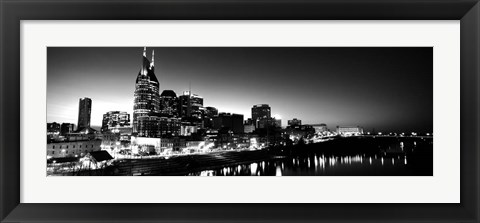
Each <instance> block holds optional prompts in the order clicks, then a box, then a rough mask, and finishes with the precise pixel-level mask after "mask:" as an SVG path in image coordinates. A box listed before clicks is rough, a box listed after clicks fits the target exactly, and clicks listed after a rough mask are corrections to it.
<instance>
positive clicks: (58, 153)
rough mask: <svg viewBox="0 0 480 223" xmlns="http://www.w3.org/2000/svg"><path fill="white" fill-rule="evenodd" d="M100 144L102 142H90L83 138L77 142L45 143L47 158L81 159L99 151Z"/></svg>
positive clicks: (96, 140) (94, 140)
mask: <svg viewBox="0 0 480 223" xmlns="http://www.w3.org/2000/svg"><path fill="white" fill-rule="evenodd" d="M69 139H73V138H69ZM101 143H102V140H99V139H93V140H90V139H88V138H85V137H81V139H78V140H68V141H56V142H49V143H47V158H60V157H83V156H85V155H86V154H88V153H89V152H93V151H100V149H101V148H100V145H101Z"/></svg>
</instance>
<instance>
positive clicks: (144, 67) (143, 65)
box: [140, 47, 150, 75]
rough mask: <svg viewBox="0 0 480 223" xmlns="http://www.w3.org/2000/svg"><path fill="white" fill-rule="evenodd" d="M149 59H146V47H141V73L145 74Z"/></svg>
mask: <svg viewBox="0 0 480 223" xmlns="http://www.w3.org/2000/svg"><path fill="white" fill-rule="evenodd" d="M149 65H150V61H148V59H147V47H144V48H143V57H142V70H141V71H140V73H141V74H142V75H147V73H148V68H149Z"/></svg>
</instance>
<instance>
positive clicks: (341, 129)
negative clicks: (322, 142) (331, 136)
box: [337, 126, 363, 136]
mask: <svg viewBox="0 0 480 223" xmlns="http://www.w3.org/2000/svg"><path fill="white" fill-rule="evenodd" d="M337 134H338V135H341V136H357V135H362V134H363V128H361V127H359V126H337Z"/></svg>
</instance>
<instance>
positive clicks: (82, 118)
mask: <svg viewBox="0 0 480 223" xmlns="http://www.w3.org/2000/svg"><path fill="white" fill-rule="evenodd" d="M91 115H92V99H90V98H80V99H79V102H78V124H77V131H82V130H83V129H85V128H90V118H91Z"/></svg>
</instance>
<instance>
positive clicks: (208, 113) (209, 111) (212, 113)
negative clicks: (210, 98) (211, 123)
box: [205, 107, 218, 118]
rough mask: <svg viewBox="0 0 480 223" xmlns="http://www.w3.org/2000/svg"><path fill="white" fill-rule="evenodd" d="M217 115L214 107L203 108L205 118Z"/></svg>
mask: <svg viewBox="0 0 480 223" xmlns="http://www.w3.org/2000/svg"><path fill="white" fill-rule="evenodd" d="M217 115H218V109H217V108H215V107H205V116H206V117H209V118H213V117H214V116H217Z"/></svg>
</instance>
